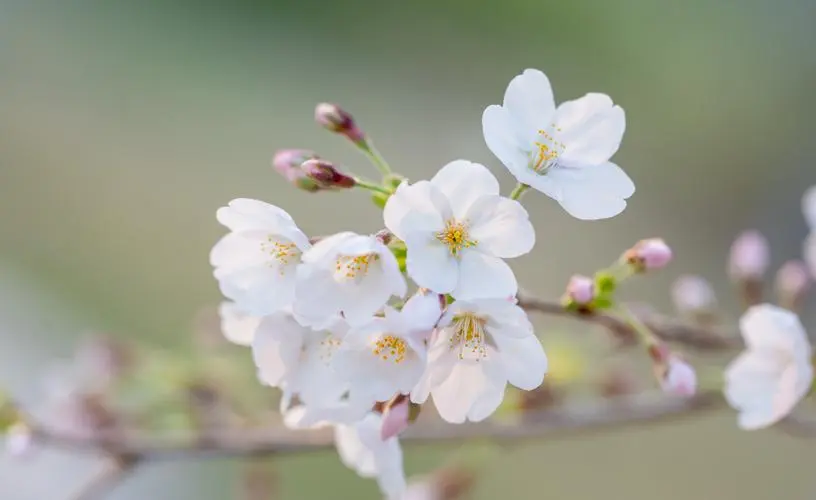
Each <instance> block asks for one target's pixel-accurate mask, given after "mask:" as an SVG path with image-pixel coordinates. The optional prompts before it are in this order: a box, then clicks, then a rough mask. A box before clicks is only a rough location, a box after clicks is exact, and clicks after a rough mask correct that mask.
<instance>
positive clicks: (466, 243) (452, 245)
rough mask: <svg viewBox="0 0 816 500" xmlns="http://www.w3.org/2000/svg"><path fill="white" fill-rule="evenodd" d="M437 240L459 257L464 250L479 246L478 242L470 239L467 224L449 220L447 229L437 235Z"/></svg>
mask: <svg viewBox="0 0 816 500" xmlns="http://www.w3.org/2000/svg"><path fill="white" fill-rule="evenodd" d="M436 239H437V240H439V241H441V242H442V243H443V244H444V245H445V246H447V247H448V250H450V253H451V255H454V256H455V255H459V252H460V251H462V249H463V248H470V247H474V246H476V245H478V244H479V242H478V241H476V240H470V239H468V227H467V222H459V221H457V220H455V219H448V220H447V221H446V222H445V229H444V230H442V231H440V232H438V233H436Z"/></svg>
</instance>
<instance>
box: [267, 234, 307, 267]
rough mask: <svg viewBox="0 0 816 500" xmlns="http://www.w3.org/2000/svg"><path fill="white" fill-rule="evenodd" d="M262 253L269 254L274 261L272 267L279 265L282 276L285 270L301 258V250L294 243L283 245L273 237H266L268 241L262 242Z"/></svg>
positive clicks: (271, 263)
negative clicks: (294, 260)
mask: <svg viewBox="0 0 816 500" xmlns="http://www.w3.org/2000/svg"><path fill="white" fill-rule="evenodd" d="M261 252H263V253H266V254H269V255H270V256H271V257H272V258H273V259H274V260H273V261H271V262H270V263H269V265H270V267H273V266H275V265H276V264H278V265H279V268H280V269H279V272H280V274H283V273H284V268H285V267H286V266H287V265H288V264H290V263H291V262H292V260H293V259H297V258H298V257H299V256H300V250H299V249H298V247H297V245H295V244H294V243H291V242H290V243H282V242H280V241H278V240H277V239H276V238H275V237H274V236H273V235H271V234H270V235H269V236H267V237H266V241H262V242H261Z"/></svg>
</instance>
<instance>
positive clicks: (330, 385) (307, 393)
mask: <svg viewBox="0 0 816 500" xmlns="http://www.w3.org/2000/svg"><path fill="white" fill-rule="evenodd" d="M306 337H307V338H308V341H307V342H306V346H305V349H304V351H303V353H302V355H301V359H300V363H299V364H298V367H297V369H295V370H293V371H292V374H291V375H290V376H289V377H288V379H287V385H288V388H289V389H290V390H292V391H294V392H296V393H297V394H298V396H299V398H300V400H301V401H302V402H303V403H304V404H306V405H314V406H321V407H326V406H328V405H331V404H333V403H335V402H336V401H338V400H340V398H341V397H342V396H343V394H345V393H346V392H347V391H348V388H349V384H348V382H347V380H346V379H345V378H343V377H341V376H339V375H338V373H336V371H335V370H334V368H333V367H332V360H333V357H334V356H336V353H337V349H338V347H337V346H336V344H335V342H336V341H337V340H336V339H334V338H332V337H330V336H329V335H328V334H325V333H321V332H308V333H306Z"/></svg>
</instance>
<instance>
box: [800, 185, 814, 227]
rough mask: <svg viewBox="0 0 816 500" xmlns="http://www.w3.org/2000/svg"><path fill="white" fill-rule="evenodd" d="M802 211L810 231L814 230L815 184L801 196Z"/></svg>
mask: <svg viewBox="0 0 816 500" xmlns="http://www.w3.org/2000/svg"><path fill="white" fill-rule="evenodd" d="M802 212H803V213H804V214H805V220H806V221H807V223H808V225H809V226H810V229H811V231H816V186H812V187H811V188H810V189H808V190H807V191H805V195H804V196H802Z"/></svg>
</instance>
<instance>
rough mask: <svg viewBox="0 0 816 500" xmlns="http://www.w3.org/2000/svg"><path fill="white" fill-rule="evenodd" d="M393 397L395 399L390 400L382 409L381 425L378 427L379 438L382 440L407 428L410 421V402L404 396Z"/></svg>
mask: <svg viewBox="0 0 816 500" xmlns="http://www.w3.org/2000/svg"><path fill="white" fill-rule="evenodd" d="M395 399H396V401H392V402H391V404H389V405H388V406H387V407H386V408H385V410H384V411H383V416H382V427H381V428H380V438H382V439H383V440H386V439H388V438H391V437H394V436H398V435H399V434H400V433H402V431H404V430H405V429H407V428H408V424H409V423H410V422H409V417H410V416H411V402H410V401H409V400H408V398H407V397H405V396H402V397H399V396H398V397H397V398H395Z"/></svg>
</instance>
